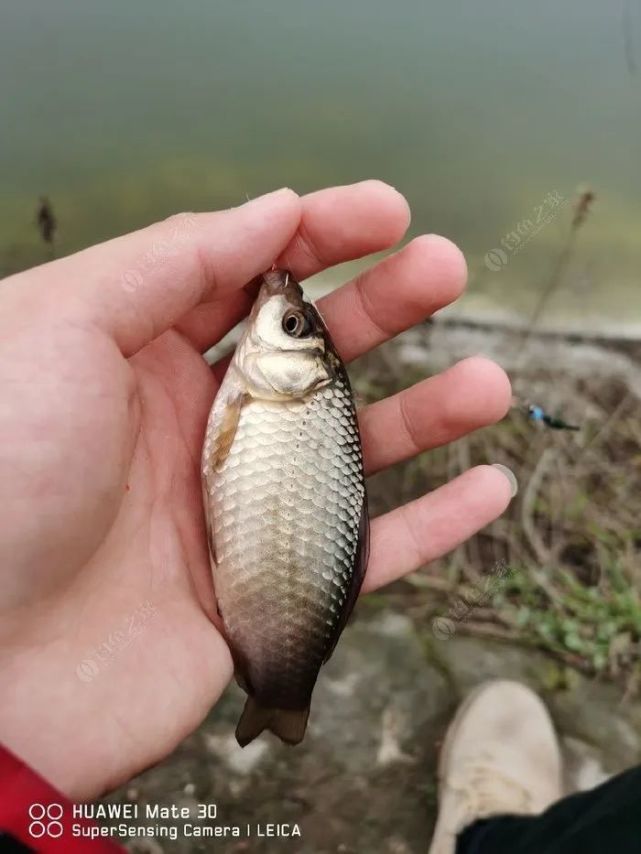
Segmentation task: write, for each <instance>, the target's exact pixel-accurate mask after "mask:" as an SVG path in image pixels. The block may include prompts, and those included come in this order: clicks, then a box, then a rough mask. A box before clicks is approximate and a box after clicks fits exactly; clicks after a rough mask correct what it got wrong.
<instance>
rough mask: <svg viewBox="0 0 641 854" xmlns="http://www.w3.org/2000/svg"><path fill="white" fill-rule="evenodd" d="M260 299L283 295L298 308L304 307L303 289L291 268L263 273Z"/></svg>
mask: <svg viewBox="0 0 641 854" xmlns="http://www.w3.org/2000/svg"><path fill="white" fill-rule="evenodd" d="M261 279H262V285H261V289H260V294H259V299H261V298H262V299H269V297H275V296H279V295H282V296H284V297H285V299H286V300H287V302H288V303H290V304H291V305H293V306H295V307H296V308H303V306H304V304H305V301H304V299H303V289H302V288H301V286H300V285H299V283H298V282H297V281H296V279H295V278H294V277H293V276H292V274H291V273H290V272H289V270H278V269H277V270H269V271H268V272H267V273H263V275H262V277H261Z"/></svg>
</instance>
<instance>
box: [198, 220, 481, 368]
mask: <svg viewBox="0 0 641 854" xmlns="http://www.w3.org/2000/svg"><path fill="white" fill-rule="evenodd" d="M466 278H467V267H466V264H465V258H464V257H463V255H462V253H461V251H460V250H459V249H458V248H457V247H456V246H455V245H454V244H453V243H451V242H450V241H449V240H447V239H446V238H445V237H439V236H437V235H434V234H429V235H423V236H421V237H417V238H415V239H414V240H412V241H411V243H408V244H407V246H405V247H403V249H401V250H400V251H399V252H396V253H395V254H394V255H390V256H389V258H386V259H385V260H384V261H381V262H380V263H378V264H376V265H375V266H374V267H372V268H370V269H369V270H367V271H366V272H364V273H362V274H361V275H360V276H358V277H357V278H356V279H354V280H352V281H351V282H348V284H346V285H343V287H342V288H339V289H338V290H336V291H334V292H333V293H331V294H328V295H327V296H326V297H323V299H321V300H320V301H319V304H318V308H319V310H320V312H321V314H322V315H323V317H324V319H325V322H326V323H327V326H328V328H329V330H330V332H331V335H332V338H333V340H334V343H335V344H336V347H337V348H338V351H339V352H340V354H341V356H342V357H343V359H344V360H345V361H350V360H351V359H355V358H357V356H361V355H363V353H365V352H367V351H368V350H370V349H372V348H373V347H375V346H376V345H377V344H381V343H382V342H383V341H385V340H387V339H388V338H391V337H393V336H394V335H397V334H398V333H399V332H402V331H404V330H405V329H408V328H409V327H411V326H415V325H416V324H417V323H419V322H420V321H422V320H424V319H425V318H426V317H428V316H429V315H431V314H433V313H434V312H435V311H437V310H438V309H440V308H443V306H445V305H447V304H448V303H450V302H452V301H453V300H455V299H456V298H457V297H458V296H460V294H461V292H462V291H463V289H464V287H465V280H466ZM227 362H228V360H227V359H224V360H222V361H221V362H218V363H216V365H214V373H215V375H216V377H217V378H218V379H219V380H220V379H222V377H223V376H224V373H225V370H226V367H227Z"/></svg>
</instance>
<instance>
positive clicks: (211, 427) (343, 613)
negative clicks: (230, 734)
mask: <svg viewBox="0 0 641 854" xmlns="http://www.w3.org/2000/svg"><path fill="white" fill-rule="evenodd" d="M202 475H203V493H204V496H203V497H204V504H205V514H206V518H207V524H208V534H209V545H210V555H211V564H212V572H213V576H214V587H215V590H216V598H217V601H218V609H219V613H220V616H221V618H222V621H223V625H224V630H225V634H226V637H227V641H228V643H229V646H230V648H231V651H232V654H233V657H234V663H235V668H236V678H237V681H238V683H239V684H240V685H241V687H242V688H243V689H244V690H245V691H246V692H247V694H248V695H249V696H248V698H247V701H246V704H245V708H244V710H243V713H242V716H241V718H240V721H239V723H238V727H237V729H236V738H237V739H238V742H239V744H240V745H242V746H244V745H246V744H249V742H250V741H252V740H253V739H254V738H256V736H257V735H259V734H260V733H261V732H262V731H263V730H265V729H267V730H271V731H272V732H273V733H275V735H277V736H278V737H279V738H280V739H282V740H283V741H285V742H288V743H289V744H298V743H299V742H300V741H301V740H302V738H303V736H304V735H305V729H306V726H307V718H308V715H309V706H310V701H311V695H312V691H313V689H314V685H315V683H316V679H317V677H318V672H319V669H320V667H321V665H322V664H323V663H324V662H325V661H327V659H328V658H329V657H330V655H331V654H332V652H333V650H334V647H335V646H336V643H337V641H338V638H339V636H340V634H341V632H342V630H343V628H344V627H345V624H346V622H347V619H348V617H349V615H350V612H351V611H352V608H353V607H354V603H355V602H356V599H357V597H358V593H359V590H360V587H361V583H362V581H363V577H364V575H365V570H366V566H367V557H368V545H369V521H368V514H367V498H366V493H365V478H364V474H363V457H362V451H361V442H360V435H359V432H358V422H357V419H356V410H355V407H354V400H353V396H352V391H351V387H350V384H349V379H348V377H347V373H346V371H345V367H344V365H343V363H342V362H341V360H340V358H339V356H338V354H337V353H336V349H335V348H334V345H333V344H332V341H331V339H330V337H329V333H328V331H327V329H326V327H325V324H324V323H323V321H322V319H321V316H320V315H319V313H318V311H317V310H316V308H315V307H314V306H313V305H312V304H311V303H309V302H307V301H306V300H305V299H304V295H303V291H302V289H301V287H300V285H299V284H298V283H297V282H296V281H294V279H293V277H292V276H291V274H290V273H288V272H286V271H284V270H274V271H272V272H269V273H265V274H264V276H263V277H262V285H261V288H260V292H259V294H258V297H257V299H256V302H255V303H254V306H253V308H252V312H251V315H250V318H249V322H248V325H247V328H246V330H245V332H244V334H243V336H242V338H241V340H240V343H239V344H238V347H237V348H236V352H235V353H234V357H233V359H232V362H231V364H230V366H229V369H228V370H227V373H226V375H225V379H224V380H223V383H222V385H221V387H220V390H219V392H218V394H217V396H216V400H215V401H214V405H213V407H212V410H211V413H210V416H209V421H208V425H207V434H206V438H205V445H204V448H203V456H202Z"/></svg>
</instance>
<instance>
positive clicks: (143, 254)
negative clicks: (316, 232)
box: [24, 190, 301, 356]
mask: <svg viewBox="0 0 641 854" xmlns="http://www.w3.org/2000/svg"><path fill="white" fill-rule="evenodd" d="M300 210H301V209H300V200H299V198H298V196H297V195H296V194H295V193H294V192H293V191H292V190H279V191H277V192H275V193H270V194H269V195H266V196H261V197H260V198H257V199H254V200H252V201H251V202H248V203H247V204H245V205H242V206H241V207H238V208H233V209H231V210H227V211H220V212H216V213H204V214H184V215H179V216H178V217H171V218H170V219H168V220H165V221H164V222H160V223H157V224H155V225H152V226H150V227H148V228H144V229H142V230H141V231H137V232H134V233H133V234H128V235H126V236H125V237H119V238H116V239H115V240H111V241H109V242H107V243H103V244H101V245H99V246H94V247H92V248H91V249H86V250H84V251H83V252H79V253H77V254H76V255H72V256H70V257H68V258H64V259H61V260H60V261H55V262H53V263H51V264H48V265H46V267H40V268H37V269H36V270H33V271H31V272H30V273H28V274H24V275H25V276H27V277H28V279H27V280H26V281H27V282H28V284H29V285H30V288H31V289H33V288H36V289H39V290H40V291H41V292H42V294H53V295H54V297H55V300H54V299H51V302H52V304H53V306H55V307H58V308H59V309H62V310H64V313H65V317H66V319H67V321H68V322H74V321H78V322H80V323H82V324H84V323H88V324H91V325H93V326H95V327H97V328H99V329H101V330H103V331H105V332H106V333H108V334H109V335H111V336H112V337H113V338H114V339H115V340H116V342H117V344H118V346H119V347H120V348H121V350H122V352H123V353H124V355H126V356H129V355H131V354H133V353H135V352H137V351H138V350H140V349H141V348H142V347H144V346H145V345H146V344H148V343H149V342H150V341H152V340H153V339H154V338H156V337H158V336H159V335H160V334H161V333H162V332H164V331H166V330H167V329H169V328H170V327H171V326H173V325H174V324H175V323H176V322H177V321H178V320H179V319H180V318H181V317H183V316H184V315H185V313H186V312H187V311H189V310H190V309H192V308H193V307H194V306H196V305H198V304H199V303H200V302H202V301H203V300H204V299H206V298H208V297H210V296H211V295H212V294H216V295H218V296H223V295H229V293H230V292H231V291H233V290H234V289H238V288H241V287H242V286H243V285H244V284H246V283H247V282H248V281H250V280H251V279H252V278H254V277H255V276H256V275H258V274H259V273H261V272H263V271H264V270H265V269H267V268H269V267H270V266H271V265H272V263H273V261H274V259H275V258H277V257H278V255H279V254H280V253H281V252H282V250H283V248H284V247H285V246H287V244H288V243H289V242H290V240H291V239H292V237H293V236H294V234H295V233H296V229H297V228H298V225H299V222H300Z"/></svg>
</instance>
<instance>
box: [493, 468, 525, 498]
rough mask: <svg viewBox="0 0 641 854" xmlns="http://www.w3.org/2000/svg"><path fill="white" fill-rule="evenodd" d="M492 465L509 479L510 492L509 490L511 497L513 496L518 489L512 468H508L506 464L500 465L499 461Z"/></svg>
mask: <svg viewBox="0 0 641 854" xmlns="http://www.w3.org/2000/svg"><path fill="white" fill-rule="evenodd" d="M492 467H493V468H495V469H498V470H499V471H500V472H501V474H504V475H505V477H506V478H507V479H508V480H509V482H510V492H511V495H512V498H514V496H515V495H516V493H517V492H518V491H519V482H518V480H517V479H516V475H515V474H514V472H513V471H512V469H509V468H508V467H507V466H504V465H501V463H492Z"/></svg>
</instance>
